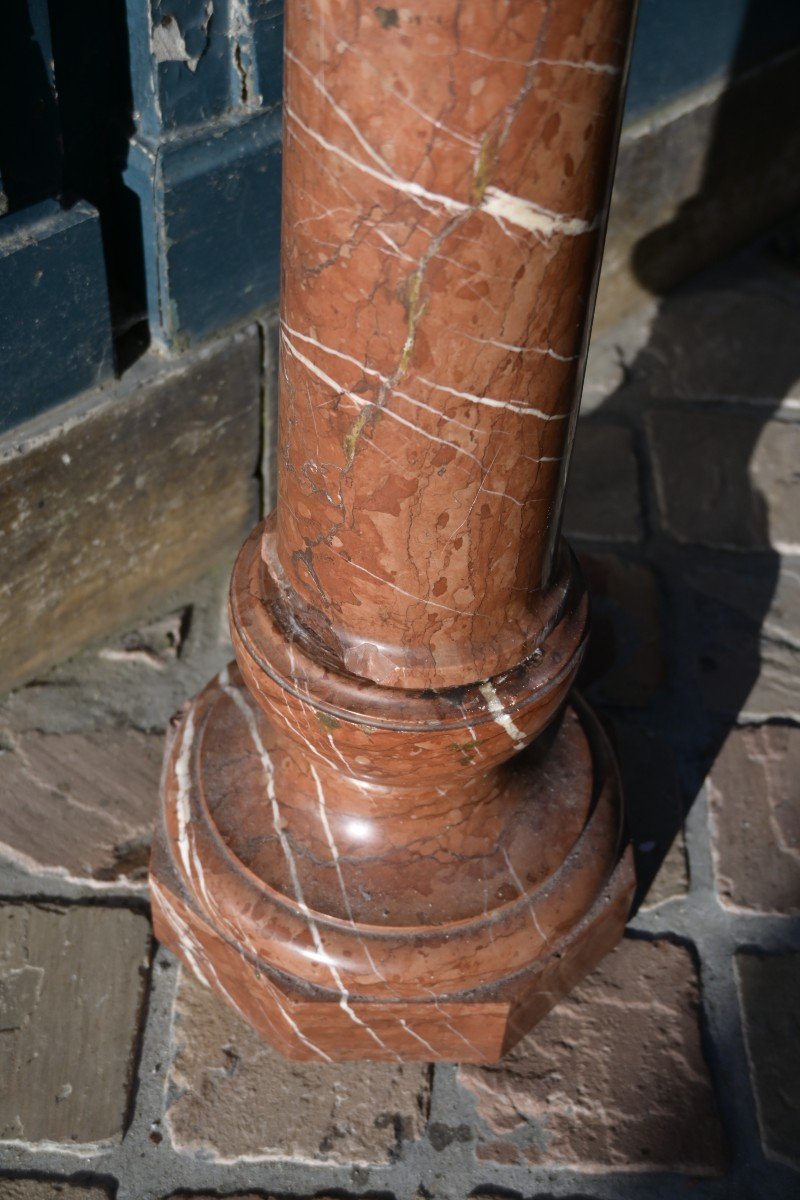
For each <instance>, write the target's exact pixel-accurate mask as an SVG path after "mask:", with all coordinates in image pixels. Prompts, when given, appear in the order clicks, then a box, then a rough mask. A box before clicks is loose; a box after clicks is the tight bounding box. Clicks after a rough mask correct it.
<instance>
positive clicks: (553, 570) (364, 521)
mask: <svg viewBox="0 0 800 1200" xmlns="http://www.w3.org/2000/svg"><path fill="white" fill-rule="evenodd" d="M632 21H633V3H632V0H506V2H500V0H496V2H491V0H487V2H481V3H479V2H478V0H469V2H467V3H464V2H463V0H425V2H424V3H422V2H421V0H411V2H410V3H408V4H406V5H404V6H402V7H398V8H389V7H382V6H378V7H367V8H362V7H361V6H359V5H354V4H352V3H349V2H347V0H289V3H288V5H287V16H286V51H285V63H286V84H285V104H284V167H283V171H284V180H283V252H282V290H281V396H280V432H279V488H278V492H279V496H278V505H277V511H276V512H275V513H274V514H272V516H270V517H269V518H268V519H267V520H266V521H265V522H264V523H263V524H262V525H261V526H259V527H258V528H257V529H255V530H254V531H253V534H252V535H251V537H250V539H249V540H248V541H247V543H246V544H245V546H244V548H243V550H242V552H241V554H240V556H239V559H238V560H237V563H236V566H235V568H234V572H233V578H232V583H231V605H230V609H231V629H232V636H233V642H234V650H235V654H236V664H235V665H234V664H231V666H230V667H229V668H227V669H226V670H225V671H223V672H222V674H221V675H220V676H219V677H218V678H217V679H215V680H214V681H212V682H211V683H210V684H209V686H208V687H207V688H206V689H205V691H204V692H203V693H201V695H200V696H198V697H197V698H196V699H195V700H193V701H192V702H191V704H189V705H188V706H187V707H186V708H185V709H184V710H183V712H182V715H181V717H180V720H179V722H177V724H176V729H175V731H174V737H173V739H172V741H171V745H170V748H169V750H168V755H167V761H166V766H165V774H164V785H163V806H162V820H161V826H160V830H159V834H158V837H157V841H156V847H155V850H154V855H153V865H152V870H151V883H152V890H153V905H154V916H155V922H156V930H157V933H158V936H159V937H160V938H161V939H162V940H163V941H165V942H166V943H167V944H168V945H169V946H171V947H172V948H173V949H175V950H176V951H177V953H178V954H179V955H180V956H181V957H182V958H183V960H184V962H185V963H187V964H188V965H189V966H190V967H191V968H192V969H194V970H195V971H196V972H197V973H198V975H200V977H201V978H202V979H204V980H205V981H206V982H207V983H208V984H209V986H211V987H213V988H215V989H216V990H217V991H218V992H219V993H220V994H221V995H223V996H224V997H225V998H226V999H227V1000H228V1001H229V1002H230V1003H231V1004H232V1005H233V1006H234V1007H235V1008H237V1009H238V1010H239V1012H240V1013H241V1014H242V1015H243V1016H244V1017H245V1018H246V1019H247V1020H248V1021H250V1022H251V1023H252V1024H253V1025H254V1026H256V1028H258V1029H259V1030H261V1031H262V1033H263V1034H264V1036H265V1037H266V1038H268V1039H269V1040H270V1041H271V1042H273V1043H274V1044H275V1045H276V1046H278V1047H279V1048H280V1049H281V1050H282V1051H283V1053H284V1054H286V1055H288V1056H290V1057H296V1058H312V1059H313V1058H316V1059H318V1060H322V1061H327V1060H331V1059H337V1060H338V1059H345V1058H387V1059H397V1058H399V1059H418V1058H421V1059H430V1060H433V1059H455V1060H461V1061H476V1062H477V1061H492V1060H494V1059H496V1058H498V1057H499V1056H500V1055H501V1054H502V1053H503V1052H504V1051H505V1050H506V1049H507V1048H508V1047H509V1046H510V1045H512V1044H513V1043H514V1041H516V1040H517V1039H518V1038H519V1037H520V1036H522V1035H523V1034H524V1033H525V1032H527V1031H528V1029H529V1028H530V1027H531V1026H532V1025H533V1024H534V1023H535V1022H536V1021H537V1020H538V1019H539V1018H540V1017H541V1016H542V1015H543V1014H544V1013H545V1012H546V1011H547V1010H548V1009H549V1008H550V1007H551V1006H552V1005H553V1003H555V1002H556V1001H557V999H558V998H559V996H561V995H563V994H564V992H565V991H566V990H567V989H568V988H569V987H571V986H572V985H573V984H574V983H575V982H576V981H577V980H578V979H579V978H580V977H581V976H582V975H583V974H584V973H585V972H586V971H587V970H588V969H590V968H591V967H592V966H593V965H594V964H595V963H596V962H597V961H598V960H599V959H600V958H601V957H602V955H603V954H604V953H606V952H607V951H608V950H609V949H610V948H611V947H612V946H613V944H614V943H615V942H616V940H617V939H618V937H619V936H620V934H621V932H622V929H623V926H624V923H625V919H626V916H627V910H628V907H629V904H630V897H631V892H632V883H633V879H632V869H631V862H630V852H629V849H628V848H627V847H626V845H625V839H624V832H623V818H622V806H621V799H620V793H619V786H618V782H617V775H616V770H615V766H614V763H613V760H612V758H611V755H610V753H609V750H608V747H607V746H606V744H605V741H604V738H603V735H602V733H601V732H600V730H599V728H598V727H597V725H596V723H595V721H594V719H593V718H592V716H591V714H590V713H589V712H588V711H587V709H586V708H585V706H584V705H583V704H582V703H581V702H580V700H579V699H578V698H577V697H576V696H574V695H573V696H571V697H570V695H569V693H570V687H571V685H572V682H573V680H574V677H575V674H576V671H577V669H578V666H579V663H580V658H581V653H582V650H583V647H584V644H585V639H586V636H587V600H586V595H585V591H584V587H583V584H582V582H581V579H580V575H579V572H578V570H577V568H576V565H575V561H574V559H573V557H572V555H571V552H570V550H569V548H568V547H567V546H566V545H565V544H564V542H563V540H562V539H561V537H560V534H559V519H560V510H561V505H562V501H563V493H564V487H565V481H566V473H567V464H568V459H569V450H570V442H571V435H572V429H573V427H574V421H575V417H576V413H577V407H578V402H579V394H580V387H581V379H582V371H583V364H584V358H585V353H586V345H587V340H588V333H589V328H590V323H591V314H592V307H593V299H594V290H595V286H596V278H597V271H598V263H599V256H600V251H601V247H602V237H603V232H604V228H605V220H606V211H607V204H608V194H609V188H610V180H611V175H612V172H613V160H614V153H615V148H616V142H617V137H618V121H619V109H620V104H621V97H622V90H623V80H624V74H625V68H626V62H627V55H628V45H629V40H630V33H631V27H632Z"/></svg>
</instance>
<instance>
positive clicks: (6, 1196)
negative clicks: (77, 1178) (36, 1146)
mask: <svg viewBox="0 0 800 1200" xmlns="http://www.w3.org/2000/svg"><path fill="white" fill-rule="evenodd" d="M0 1197H2V1200H111V1192H110V1191H109V1189H108V1188H106V1187H98V1186H96V1185H92V1186H89V1187H85V1186H84V1185H83V1184H80V1183H69V1182H68V1181H66V1180H64V1181H60V1180H50V1181H48V1180H45V1179H3V1178H0Z"/></svg>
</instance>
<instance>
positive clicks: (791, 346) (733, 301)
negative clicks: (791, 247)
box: [633, 242, 800, 447]
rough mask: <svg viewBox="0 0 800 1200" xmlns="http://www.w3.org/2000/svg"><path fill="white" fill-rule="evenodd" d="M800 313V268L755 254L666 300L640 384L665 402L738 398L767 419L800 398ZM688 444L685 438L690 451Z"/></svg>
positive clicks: (643, 356) (637, 372)
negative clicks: (799, 339)
mask: <svg viewBox="0 0 800 1200" xmlns="http://www.w3.org/2000/svg"><path fill="white" fill-rule="evenodd" d="M672 248H673V249H674V248H675V243H674V242H673V247H672ZM798 314H800V287H799V286H798V277H797V273H796V270H794V269H792V270H788V271H787V270H785V269H782V268H781V267H780V266H778V265H777V262H776V260H775V259H774V258H768V257H767V255H765V254H764V253H763V251H752V250H751V251H750V252H749V253H748V254H747V255H746V256H745V258H744V259H740V260H739V261H738V262H737V261H736V260H734V261H733V262H732V263H730V264H726V265H725V266H723V267H722V268H721V269H719V270H718V271H716V272H714V273H707V274H706V275H705V276H702V277H699V278H698V279H697V280H696V282H695V283H693V284H692V285H691V286H689V287H685V288H682V289H681V290H680V291H678V292H675V293H674V294H673V295H671V296H668V297H667V298H666V299H665V300H664V301H663V302H662V304H661V306H660V308H659V311H658V316H657V319H656V320H655V321H654V322H653V323H652V327H651V329H650V335H649V337H648V339H647V344H646V345H645V346H643V347H642V349H641V351H640V353H639V354H638V355H637V357H636V363H635V367H634V369H633V374H634V376H635V382H636V383H638V386H639V388H640V390H644V392H645V393H646V394H647V395H648V396H650V397H654V398H657V399H660V400H670V401H671V400H688V401H707V400H711V401H719V400H731V399H733V400H738V401H747V402H748V404H752V405H753V406H755V405H757V404H760V405H761V408H762V411H763V412H764V414H765V415H767V414H768V413H769V411H770V410H771V409H773V408H775V407H777V405H778V404H779V403H780V401H781V400H782V399H784V398H785V397H787V396H795V397H796V396H800V371H799V370H798V354H797V320H798ZM691 411H692V410H691V409H690V408H689V407H688V406H687V407H686V408H685V409H684V412H685V413H686V415H687V417H688V416H689V415H690V412H691ZM694 411H695V412H696V411H697V409H695V410H694ZM723 419H725V418H724V417H723ZM689 428H691V426H689V425H687V430H688V429H689ZM688 440H689V439H688V433H687V437H686V443H685V445H686V446H687V447H688Z"/></svg>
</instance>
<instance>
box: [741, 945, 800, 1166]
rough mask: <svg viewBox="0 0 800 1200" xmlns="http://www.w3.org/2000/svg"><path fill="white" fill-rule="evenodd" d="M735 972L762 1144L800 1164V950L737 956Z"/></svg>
mask: <svg viewBox="0 0 800 1200" xmlns="http://www.w3.org/2000/svg"><path fill="white" fill-rule="evenodd" d="M736 973H737V976H738V981H739V989H740V995H741V1003H742V1008H743V1010H744V1020H745V1036H746V1040H747V1050H748V1054H749V1056H750V1061H751V1066H752V1071H753V1078H754V1082H755V1088H756V1100H757V1106H758V1119H759V1125H760V1127H761V1136H762V1138H763V1142H764V1146H765V1149H766V1151H767V1153H768V1154H772V1155H775V1156H776V1157H778V1158H783V1159H785V1160H786V1161H788V1162H791V1163H793V1164H794V1165H795V1166H797V1167H800V1014H799V1013H798V997H800V954H776V955H771V956H764V955H757V954H739V955H737V957H736Z"/></svg>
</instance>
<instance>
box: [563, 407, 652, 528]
mask: <svg viewBox="0 0 800 1200" xmlns="http://www.w3.org/2000/svg"><path fill="white" fill-rule="evenodd" d="M564 532H565V533H566V534H567V536H568V537H570V538H577V539H586V540H601V541H609V542H638V541H640V540H641V537H642V516H641V498H640V495H639V465H638V462H637V459H636V452H635V449H634V441H633V433H632V431H631V429H630V428H628V426H626V425H620V424H617V423H602V424H598V423H597V422H594V421H581V422H580V423H579V425H578V431H577V435H576V438H575V448H574V451H573V456H572V465H571V467H570V477H569V488H568V490H567V499H566V507H565V510H564Z"/></svg>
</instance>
